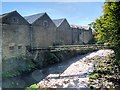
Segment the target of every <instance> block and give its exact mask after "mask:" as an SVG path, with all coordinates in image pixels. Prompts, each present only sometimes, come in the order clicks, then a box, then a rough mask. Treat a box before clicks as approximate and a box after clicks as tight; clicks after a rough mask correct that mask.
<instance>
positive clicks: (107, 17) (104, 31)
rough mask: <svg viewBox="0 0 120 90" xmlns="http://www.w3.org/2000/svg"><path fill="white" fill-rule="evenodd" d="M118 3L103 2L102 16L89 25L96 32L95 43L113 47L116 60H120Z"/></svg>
mask: <svg viewBox="0 0 120 90" xmlns="http://www.w3.org/2000/svg"><path fill="white" fill-rule="evenodd" d="M119 3H120V2H105V3H104V6H103V15H102V16H100V17H99V18H98V19H96V21H95V22H92V23H91V24H90V25H91V26H92V27H93V28H94V29H95V30H96V34H95V38H96V39H97V43H107V44H110V45H111V46H113V48H112V49H113V50H114V51H115V56H116V60H120V56H119V55H120V4H119Z"/></svg>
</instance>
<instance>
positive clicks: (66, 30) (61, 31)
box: [53, 18, 72, 45]
mask: <svg viewBox="0 0 120 90" xmlns="http://www.w3.org/2000/svg"><path fill="white" fill-rule="evenodd" d="M53 22H54V23H55V25H56V26H57V30H56V43H57V44H65V45H67V44H72V30H71V28H70V25H69V23H68V21H67V20H66V19H65V18H63V19H53Z"/></svg>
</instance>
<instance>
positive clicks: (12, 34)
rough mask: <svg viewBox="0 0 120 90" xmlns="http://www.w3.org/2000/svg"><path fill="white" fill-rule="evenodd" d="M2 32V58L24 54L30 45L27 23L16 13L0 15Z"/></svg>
mask: <svg viewBox="0 0 120 90" xmlns="http://www.w3.org/2000/svg"><path fill="white" fill-rule="evenodd" d="M0 19H1V21H2V22H1V23H2V24H1V25H0V31H1V32H2V56H3V57H5V56H7V57H10V56H16V55H18V54H19V55H20V54H25V53H26V46H29V45H30V38H29V37H30V33H29V23H28V22H27V21H26V20H25V19H24V18H23V17H22V16H21V15H20V14H19V13H18V12H17V11H13V12H10V13H6V14H3V15H0Z"/></svg>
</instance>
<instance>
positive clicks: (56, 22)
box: [53, 18, 65, 27]
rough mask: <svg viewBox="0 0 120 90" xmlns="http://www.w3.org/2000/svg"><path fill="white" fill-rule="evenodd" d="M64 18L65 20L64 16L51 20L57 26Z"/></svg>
mask: <svg viewBox="0 0 120 90" xmlns="http://www.w3.org/2000/svg"><path fill="white" fill-rule="evenodd" d="M64 20H65V18H62V19H53V22H54V23H55V25H56V26H57V27H59V26H60V25H61V23H62V22H63V21H64Z"/></svg>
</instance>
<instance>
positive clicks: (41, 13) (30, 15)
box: [24, 12, 46, 17]
mask: <svg viewBox="0 0 120 90" xmlns="http://www.w3.org/2000/svg"><path fill="white" fill-rule="evenodd" d="M45 13H46V12H43V13H36V14H31V15H27V16H24V17H29V16H34V15H39V14H45Z"/></svg>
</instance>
